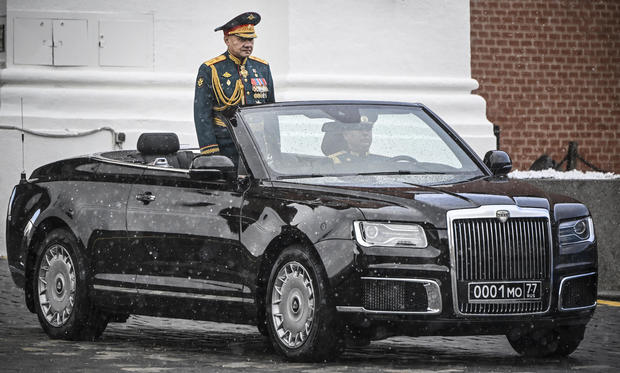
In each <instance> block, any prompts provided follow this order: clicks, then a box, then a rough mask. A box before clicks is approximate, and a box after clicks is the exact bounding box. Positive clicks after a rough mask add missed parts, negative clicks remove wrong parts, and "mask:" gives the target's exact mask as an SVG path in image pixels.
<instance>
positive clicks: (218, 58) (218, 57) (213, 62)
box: [205, 54, 226, 66]
mask: <svg viewBox="0 0 620 373" xmlns="http://www.w3.org/2000/svg"><path fill="white" fill-rule="evenodd" d="M225 59H226V56H225V55H223V54H220V55H219V56H217V57H215V58H212V59H210V60H209V61H205V65H207V66H211V65H213V64H216V63H218V62H220V61H224V60H225Z"/></svg>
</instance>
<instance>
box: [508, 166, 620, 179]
mask: <svg viewBox="0 0 620 373" xmlns="http://www.w3.org/2000/svg"><path fill="white" fill-rule="evenodd" d="M508 177H510V178H512V179H564V180H575V179H582V180H586V179H587V180H592V179H596V180H603V179H607V180H610V179H620V175H618V174H614V173H613V172H594V171H585V172H584V171H579V170H572V171H557V170H554V169H552V168H550V169H547V170H542V171H519V170H515V171H512V172H511V173H509V174H508Z"/></svg>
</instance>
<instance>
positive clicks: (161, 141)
mask: <svg viewBox="0 0 620 373" xmlns="http://www.w3.org/2000/svg"><path fill="white" fill-rule="evenodd" d="M138 151H139V152H140V155H141V156H142V158H143V159H144V163H146V164H152V163H153V162H155V161H156V160H157V159H158V158H165V159H166V161H167V163H168V166H170V167H174V168H181V165H180V164H179V159H178V157H177V152H178V151H179V137H178V136H177V135H176V133H172V132H154V133H143V134H141V135H140V137H139V138H138ZM184 158H186V157H184ZM184 160H185V159H184ZM190 162H191V161H190ZM156 165H157V164H156ZM161 166H165V165H161ZM186 168H189V165H187V167H186Z"/></svg>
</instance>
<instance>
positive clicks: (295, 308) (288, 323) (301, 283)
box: [271, 262, 315, 348]
mask: <svg viewBox="0 0 620 373" xmlns="http://www.w3.org/2000/svg"><path fill="white" fill-rule="evenodd" d="M314 310H315V299H314V288H313V286H312V279H311V278H310V275H309V274H308V271H307V270H306V269H305V268H304V266H302V265H301V264H299V263H298V262H288V263H286V264H285V265H284V266H282V268H280V271H279V272H278V275H277V277H276V280H275V281H274V285H273V289H272V292H271V316H272V317H271V321H272V323H273V326H274V328H275V330H276V333H277V335H278V338H279V339H280V341H281V342H282V343H283V344H284V345H285V346H287V347H289V348H298V347H300V346H301V345H303V344H304V342H305V341H306V339H307V338H308V335H309V334H310V331H311V330H312V321H313V319H314Z"/></svg>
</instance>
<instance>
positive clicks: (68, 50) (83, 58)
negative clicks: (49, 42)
mask: <svg viewBox="0 0 620 373" xmlns="http://www.w3.org/2000/svg"><path fill="white" fill-rule="evenodd" d="M52 29H53V37H54V65H55V66H84V65H88V21H87V20H85V19H57V20H54V23H53V28H52Z"/></svg>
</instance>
